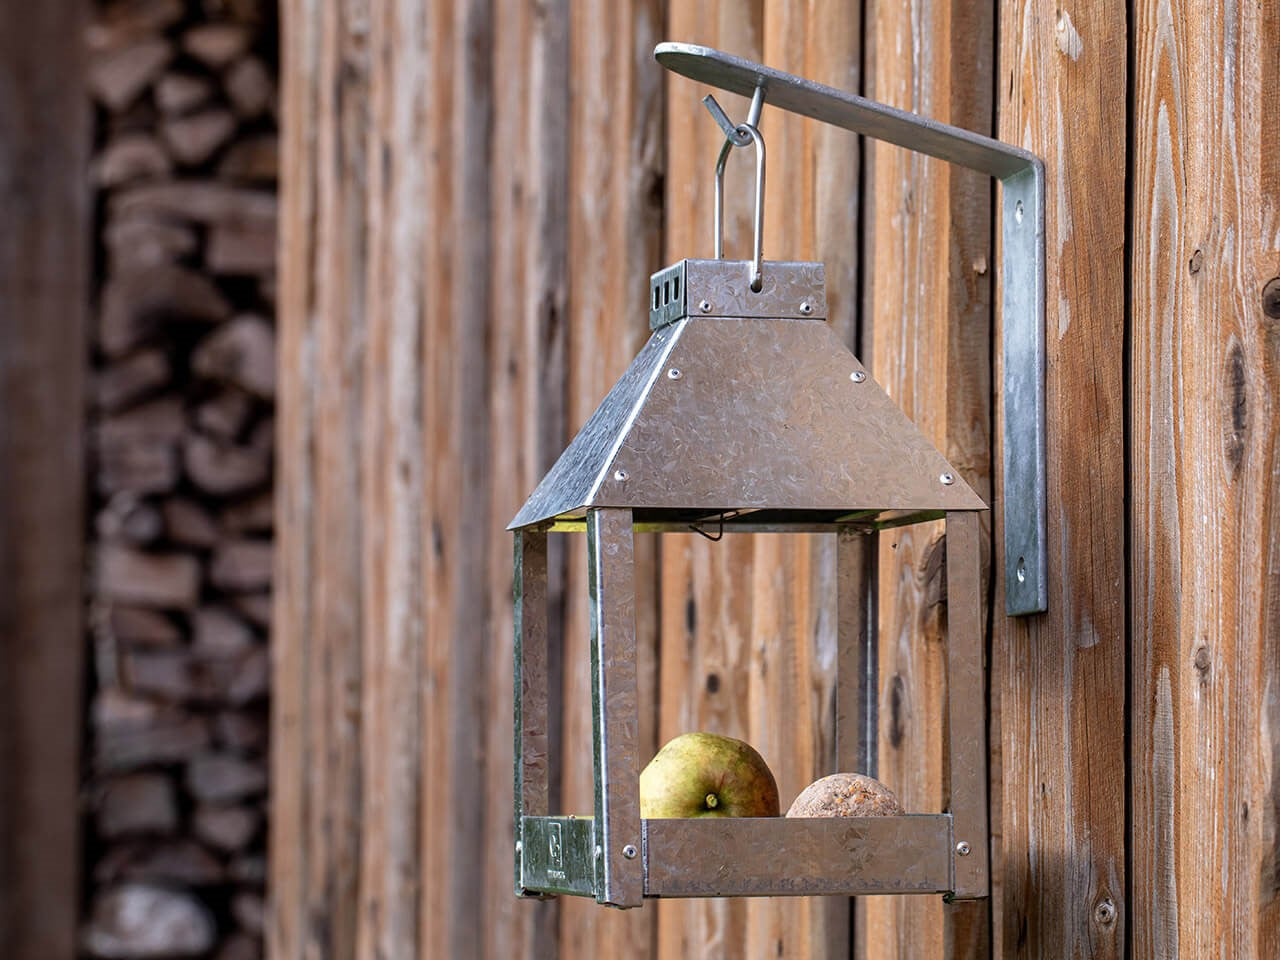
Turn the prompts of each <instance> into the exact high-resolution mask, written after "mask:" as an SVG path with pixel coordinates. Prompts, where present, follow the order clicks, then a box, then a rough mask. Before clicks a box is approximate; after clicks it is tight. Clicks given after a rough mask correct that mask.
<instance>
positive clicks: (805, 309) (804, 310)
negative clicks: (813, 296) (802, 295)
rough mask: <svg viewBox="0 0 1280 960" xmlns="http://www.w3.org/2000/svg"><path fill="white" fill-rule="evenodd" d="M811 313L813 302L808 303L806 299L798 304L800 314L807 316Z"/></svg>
mask: <svg viewBox="0 0 1280 960" xmlns="http://www.w3.org/2000/svg"><path fill="white" fill-rule="evenodd" d="M811 313H813V304H812V303H810V302H809V301H808V300H805V301H804V302H803V303H801V304H800V315H801V316H804V317H807V316H808V315H809V314H811Z"/></svg>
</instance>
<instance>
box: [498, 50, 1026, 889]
mask: <svg viewBox="0 0 1280 960" xmlns="http://www.w3.org/2000/svg"><path fill="white" fill-rule="evenodd" d="M656 56H657V58H658V60H659V61H660V62H661V63H663V64H664V65H665V66H668V67H669V68H671V69H674V70H677V71H679V72H681V73H684V74H686V75H689V76H692V77H694V78H695V79H700V80H703V81H706V82H708V83H711V84H713V85H715V86H718V87H722V88H724V89H728V90H731V91H733V92H737V93H743V94H745V95H747V96H751V97H752V108H751V112H750V114H749V116H748V120H747V122H746V123H744V124H741V125H737V126H735V125H734V124H732V122H730V121H729V120H728V119H727V118H726V117H725V116H724V114H723V111H720V110H719V108H718V107H716V106H715V105H714V101H712V102H711V103H710V104H709V106H710V107H711V108H712V113H713V115H715V116H716V118H717V121H718V122H719V123H720V124H721V126H722V127H723V128H724V129H725V134H726V141H725V146H724V149H723V150H722V151H721V155H720V162H719V164H718V165H717V171H716V173H717V175H716V244H715V253H716V258H715V259H711V260H694V259H686V260H681V261H679V262H678V263H676V264H674V265H672V266H670V267H667V268H666V269H665V270H662V271H660V272H659V273H656V274H654V275H653V277H652V278H651V281H650V292H649V301H648V304H647V308H648V312H649V325H650V328H651V330H652V333H651V336H650V338H649V340H648V342H647V343H646V344H645V346H644V348H643V349H642V350H641V351H640V353H639V355H638V356H637V357H636V358H635V360H634V361H633V362H632V364H631V365H630V367H629V368H628V369H627V371H626V372H625V373H624V374H623V375H622V378H621V379H620V380H619V381H618V382H617V384H616V385H615V386H614V387H613V389H612V390H611V391H610V392H609V394H608V396H606V397H605V399H604V401H603V402H602V403H601V405H600V407H599V408H598V409H597V410H596V411H595V413H593V414H592V416H591V417H590V418H589V419H588V421H587V423H586V424H585V425H584V426H583V428H582V430H581V431H580V432H579V433H578V435H577V436H576V437H575V438H574V440H573V441H572V442H571V443H570V445H569V446H568V448H567V449H566V450H565V451H564V453H563V454H562V455H561V457H560V459H559V460H558V461H557V462H556V464H555V466H554V467H552V469H551V471H550V472H549V473H548V474H547V475H546V477H545V478H544V479H543V480H542V482H541V483H540V484H539V485H538V487H537V489H536V490H535V491H534V492H533V494H532V496H531V497H530V498H529V500H528V501H527V502H526V503H525V504H524V506H523V507H522V508H521V510H520V512H519V513H518V514H517V515H516V517H515V519H514V520H513V521H512V523H511V525H510V527H509V529H511V530H512V531H513V532H514V536H515V831H516V892H517V893H518V894H520V895H522V896H545V895H553V894H571V895H581V896H594V897H595V898H596V900H597V901H599V902H601V903H606V904H611V905H614V906H618V907H634V906H639V905H640V904H641V903H642V901H643V899H644V898H645V897H711V896H780V895H816V894H839V895H861V894H886V893H893V894H939V893H940V894H944V895H947V896H949V897H956V898H974V897H984V896H986V895H987V893H988V888H989V884H988V854H987V847H988V842H987V841H988V833H987V794H986V726H985V725H986V717H985V709H984V706H983V704H984V697H983V690H984V682H983V667H982V656H983V646H982V618H981V594H980V576H979V549H980V543H979V523H978V521H979V518H978V512H979V511H981V510H985V509H986V505H985V504H984V503H983V502H982V500H981V498H979V497H978V496H977V494H975V493H974V491H973V490H972V489H970V488H969V486H968V485H967V484H966V483H965V482H964V480H963V479H962V478H961V477H960V474H959V472H958V471H957V470H956V469H955V468H954V467H952V466H951V465H950V464H949V463H948V462H947V461H946V459H945V458H944V457H943V456H942V454H940V453H939V452H938V451H937V450H936V449H935V448H934V447H933V445H932V444H930V443H929V441H928V440H927V439H925V437H924V436H923V435H922V434H921V433H920V431H919V430H918V429H917V428H916V427H915V425H914V424H913V423H912V422H911V421H910V420H909V419H908V418H907V417H906V416H905V415H904V414H903V413H902V412H901V411H900V410H899V409H898V407H897V406H896V404H894V402H893V401H892V400H891V399H890V398H889V397H888V395H886V394H885V393H884V391H883V390H882V389H881V388H880V387H879V386H878V385H877V384H876V383H875V381H874V380H873V379H872V377H871V376H870V374H869V373H868V372H867V371H866V369H865V368H864V367H863V366H862V364H861V363H859V361H858V360H857V358H856V357H854V356H853V354H852V353H850V352H849V350H848V349H847V348H846V347H845V346H844V344H843V343H842V342H841V341H840V339H839V338H838V337H837V336H836V334H835V333H834V331H833V330H832V329H831V328H830V326H829V325H828V324H827V322H826V317H827V310H826V290H825V278H824V271H823V266H822V264H820V263H810V262H778V261H766V260H764V259H763V257H762V253H761V226H762V204H763V186H764V173H765V166H764V142H763V139H762V138H761V136H760V133H759V130H758V126H757V124H758V120H759V114H760V109H761V106H762V105H763V103H764V102H765V100H766V98H767V99H768V101H769V103H770V104H772V105H776V106H781V107H784V108H786V109H791V110H793V111H795V112H799V113H802V114H805V115H808V116H814V117H818V118H819V119H822V120H825V121H827V122H832V123H835V124H837V125H840V126H845V127H848V128H850V129H854V130H858V131H860V132H863V133H867V134H869V135H872V136H877V137H879V138H881V139H886V140H889V141H891V142H895V143H901V144H903V145H906V146H909V147H914V148H916V149H920V150H923V151H924V152H927V153H931V154H933V155H935V156H942V157H943V158H944V159H953V160H957V161H958V162H962V163H966V164H967V165H970V166H977V167H978V168H979V169H985V170H987V171H988V172H991V173H993V175H997V176H1002V177H1004V178H1005V179H1004V182H1005V197H1004V210H1005V217H1004V219H1005V221H1006V222H1005V242H1004V264H1003V267H1002V269H1003V270H1004V271H1005V274H1004V277H1003V280H1004V291H1005V299H1004V322H1005V341H1006V346H1007V347H1008V344H1009V341H1010V339H1011V334H1010V331H1009V326H1010V324H1011V323H1019V322H1025V321H1026V320H1027V318H1028V317H1031V316H1033V315H1034V313H1035V311H1036V310H1037V309H1039V310H1040V316H1041V318H1042V315H1043V292H1042V288H1041V292H1039V293H1037V284H1038V283H1041V282H1042V280H1041V278H1042V268H1041V265H1040V257H1041V255H1042V254H1034V253H1031V254H1029V253H1027V251H1028V250H1030V249H1031V248H1032V247H1034V246H1035V244H1036V243H1040V244H1041V249H1042V238H1043V230H1042V226H1041V212H1040V211H1041V209H1042V198H1043V176H1042V173H1041V172H1040V169H1041V168H1040V165H1039V162H1038V161H1037V160H1035V158H1034V157H1031V156H1030V155H1029V154H1025V153H1024V152H1023V151H1020V150H1016V149H1015V148H1012V147H1008V146H1007V145H1005V144H1000V143H998V142H996V141H992V140H988V139H986V138H983V137H978V136H976V135H975V134H972V133H969V132H967V131H961V130H956V129H955V128H950V127H945V126H943V125H941V124H936V123H933V122H932V121H928V120H924V119H921V118H919V117H916V116H914V115H912V114H907V113H903V112H901V111H896V110H892V109H891V108H888V107H885V106H882V105H880V104H875V103H872V102H870V101H867V100H864V99H862V98H859V97H855V96H853V95H851V94H846V93H843V92H841V91H838V90H833V89H831V88H827V87H820V86H818V85H817V84H813V83H810V82H809V81H806V80H802V79H800V78H797V77H792V76H789V75H787V74H783V73H779V72H777V71H773V70H770V69H769V68H767V67H763V66H761V65H759V64H754V63H750V62H748V61H744V60H740V59H738V58H735V57H731V56H728V55H726V54H723V53H720V52H718V51H714V50H709V49H708V48H705V47H692V46H687V45H683V44H662V45H660V46H659V47H658V49H657V51H656ZM736 147H745V148H754V149H755V152H756V156H757V164H756V219H755V227H756V230H755V244H754V249H753V257H752V259H751V260H725V259H721V253H722V244H721V229H720V220H721V217H720V209H721V206H722V197H721V182H722V174H723V168H724V163H725V158H726V156H727V155H728V154H729V153H731V152H732V150H733V149H734V148H736ZM1024 174H1025V177H1024ZM1011 182H1012V184H1013V185H1012V187H1011V186H1010V183H1011ZM1010 203H1013V204H1014V207H1012V208H1011V207H1010ZM1011 210H1012V211H1016V212H1015V213H1014V214H1013V215H1014V216H1016V218H1017V222H1016V224H1015V225H1014V226H1021V225H1022V224H1024V223H1025V224H1026V228H1027V229H1026V233H1027V234H1028V235H1029V239H1027V240H1026V241H1025V242H1024V238H1023V237H1022V236H1020V235H1019V234H1018V233H1017V231H1016V230H1015V232H1014V240H1015V246H1018V245H1020V246H1018V248H1019V249H1020V250H1022V251H1023V252H1022V253H1021V254H1018V253H1011V250H1010V246H1011V244H1010V233H1009V230H1010V223H1009V221H1010V220H1011ZM1019 256H1032V258H1033V260H1034V263H1032V264H1031V265H1030V268H1031V269H1032V270H1033V276H1032V277H1031V278H1030V279H1022V280H1017V279H1014V278H1012V277H1010V275H1009V272H1008V271H1009V270H1010V268H1011V258H1012V260H1013V266H1017V265H1018V257H1019ZM1036 269H1040V274H1035V273H1034V271H1035V270H1036ZM1011 287H1013V288H1014V291H1013V300H1012V302H1011V300H1010V288H1011ZM1039 323H1040V325H1041V326H1042V319H1041V320H1040V321H1039ZM1012 339H1013V340H1014V341H1015V344H1014V349H1015V352H1016V351H1017V350H1030V351H1031V354H1032V356H1031V362H1032V368H1031V369H1030V370H1029V371H1028V370H1021V371H1020V372H1019V373H1018V374H1017V376H1018V377H1019V378H1021V379H1020V381H1019V383H1018V384H1017V385H1016V387H1017V389H1018V390H1020V391H1022V392H1021V393H1019V395H1018V397H1019V398H1020V400H1019V402H1021V403H1022V406H1023V407H1024V408H1027V409H1029V410H1030V411H1031V414H1030V415H1029V416H1028V417H1027V418H1026V419H1027V421H1028V422H1019V424H1018V429H1029V431H1030V432H1029V435H1028V438H1029V440H1030V442H1031V445H1030V446H1029V447H1026V446H1015V449H1014V451H1012V454H1013V456H1014V457H1015V458H1022V460H1029V461H1031V466H1030V467H1029V468H1028V467H1027V466H1026V465H1025V463H1023V462H1022V461H1021V460H1018V461H1017V462H1015V471H1014V472H1015V474H1017V476H1016V477H1015V486H1014V488H1013V491H1011V490H1010V487H1009V482H1010V473H1009V461H1008V458H1009V457H1010V455H1011V451H1010V450H1009V443H1010V442H1014V443H1015V444H1016V443H1018V442H1019V440H1020V439H1023V438H1020V437H1019V436H1018V435H1017V431H1016V429H1015V430H1014V431H1013V432H1012V434H1011V433H1010V432H1009V431H1008V430H1007V432H1006V438H1005V447H1006V450H1005V455H1006V458H1007V459H1006V479H1005V484H1006V495H1007V496H1009V495H1014V493H1016V491H1017V490H1019V489H1021V488H1019V487H1018V486H1017V484H1018V483H1021V484H1022V488H1027V489H1030V488H1032V487H1034V486H1035V484H1036V482H1037V477H1038V478H1039V482H1040V484H1041V494H1040V497H1039V499H1037V498H1036V497H1035V496H1034V495H1033V496H1031V497H1030V498H1029V499H1028V502H1027V503H1026V504H1024V505H1023V508H1024V509H1029V510H1030V511H1031V512H1032V514H1033V515H1032V516H1030V517H1029V518H1028V517H1025V516H1019V517H1018V522H1017V524H1016V525H1015V526H1016V530H1015V531H1013V533H1012V534H1011V535H1012V536H1014V537H1021V538H1023V539H1021V540H1016V541H1015V542H1013V549H1014V550H1015V551H1016V552H1015V554H1014V556H1015V557H1016V558H1018V559H1017V561H1015V566H1014V578H1015V579H1014V584H1015V586H1014V587H1013V588H1012V589H1014V590H1015V591H1016V590H1018V589H1019V586H1021V587H1024V588H1025V587H1026V585H1027V582H1028V579H1029V578H1039V581H1038V582H1037V583H1033V584H1032V585H1031V588H1030V589H1029V590H1028V589H1024V590H1022V592H1019V593H1016V595H1014V596H1013V598H1012V600H1010V599H1009V598H1006V602H1007V604H1008V605H1010V606H1013V607H1019V609H1018V610H1017V611H1015V612H1030V611H1031V610H1032V609H1034V608H1035V607H1036V605H1037V604H1039V605H1040V606H1041V608H1042V606H1043V603H1042V600H1043V597H1042V591H1043V563H1042V559H1043V558H1042V554H1041V553H1037V547H1038V544H1039V543H1042V542H1043V534H1042V529H1043V526H1042V519H1043V517H1042V513H1043V493H1042V479H1043V462H1042V457H1040V459H1039V460H1038V461H1037V459H1036V458H1037V457H1038V456H1039V455H1040V453H1041V452H1042V451H1043V416H1042V414H1041V416H1040V418H1039V421H1038V422H1037V420H1036V417H1035V404H1036V399H1037V397H1039V398H1040V403H1041V410H1042V397H1043V387H1042V385H1041V384H1040V383H1039V382H1038V381H1037V377H1040V379H1041V380H1042V371H1043V360H1042V359H1037V357H1036V356H1035V351H1036V348H1037V345H1038V349H1039V350H1040V351H1041V354H1040V356H1041V357H1042V351H1043V337H1042V335H1037V332H1036V331H1031V332H1030V333H1028V332H1026V331H1023V332H1022V333H1021V334H1016V335H1014V336H1013V337H1012ZM1024 359H1026V358H1025V357H1023V356H1021V355H1015V357H1014V360H1015V362H1020V361H1021V360H1024ZM1009 362H1010V357H1009V354H1008V353H1006V358H1005V367H1006V383H1005V391H1006V396H1005V413H1006V424H1008V418H1009V411H1010V396H1009V380H1008V375H1009V374H1008V366H1009ZM1037 471H1038V473H1037ZM1027 476H1030V478H1031V479H1030V481H1027V480H1026V477H1027ZM1037 509H1038V510H1039V511H1040V512H1041V517H1040V520H1041V527H1040V532H1039V533H1037V529H1036V522H1037V518H1036V516H1034V513H1035V511H1036V510H1037ZM937 519H944V520H945V522H946V542H947V600H948V618H947V624H948V626H947V650H946V668H947V691H948V696H947V722H948V724H949V728H950V737H949V739H948V744H949V745H948V748H947V756H946V758H945V760H946V763H947V765H948V769H949V782H950V805H949V809H947V810H945V811H943V812H939V813H919V814H903V815H899V816H887V817H862V818H833V819H786V818H781V817H773V818H697V819H684V820H676V819H662V820H659V819H642V818H641V816H640V803H639V786H638V784H639V772H640V767H641V761H642V757H641V756H640V754H639V752H638V749H639V747H638V743H637V736H638V729H639V721H638V716H639V713H638V711H639V704H638V702H637V685H636V638H635V589H634V575H633V537H634V533H635V532H636V531H658V532H686V533H687V532H688V531H689V530H690V528H691V527H692V528H693V529H695V530H699V531H701V532H704V533H709V534H714V535H715V536H716V537H718V536H719V535H721V534H722V533H723V534H724V535H735V534H739V533H756V534H770V533H786V532H805V533H822V534H828V535H832V536H834V537H835V538H836V542H837V565H838V570H837V578H836V581H837V596H836V598H835V602H836V607H837V610H838V631H839V636H838V649H839V651H840V656H839V659H838V663H837V670H838V674H839V676H838V679H837V696H838V697H839V698H840V701H841V702H840V703H839V704H838V706H837V710H838V712H840V713H841V714H844V715H857V716H867V715H868V712H871V711H874V684H872V685H870V686H871V692H870V693H868V689H867V688H868V686H869V685H868V684H867V683H866V682H865V677H866V665H867V664H868V663H869V662H874V661H873V660H872V659H871V657H870V654H871V649H872V648H871V643H872V639H871V636H870V633H871V632H870V631H868V630H866V629H865V626H866V625H865V610H864V606H863V596H862V594H861V592H860V590H859V589H858V586H857V585H858V583H859V579H860V574H861V572H862V571H861V561H860V558H861V556H862V553H861V549H860V548H861V543H862V540H863V538H865V537H866V536H868V534H870V533H873V532H874V531H876V530H880V529H884V528H887V527H896V526H901V525H905V524H912V523H918V522H923V521H927V520H937ZM1006 527H1008V524H1006ZM561 532H564V533H571V534H572V533H583V532H585V534H586V537H587V562H588V570H589V575H588V583H589V602H590V610H591V615H590V629H591V644H590V650H591V689H592V730H593V768H594V815H593V816H592V817H569V816H559V815H554V814H553V812H552V811H550V810H549V809H548V796H549V790H548V766H547V759H548V755H549V750H548V742H547V737H548V731H549V729H550V717H549V704H550V696H549V690H548V682H547V647H548V640H549V638H548V620H547V541H548V536H549V535H550V534H554V533H561ZM1007 533H1008V530H1007ZM1037 536H1038V537H1039V539H1038V540H1037ZM1006 549H1009V545H1008V544H1007V545H1006ZM1019 571H1020V573H1021V579H1018V574H1019ZM1027 598H1030V599H1029V600H1028V599H1027ZM1022 608H1025V609H1022ZM860 681H861V682H860ZM859 697H862V698H868V697H869V699H870V702H866V701H865V700H863V701H862V702H859ZM851 701H852V702H851ZM870 729H871V725H870V724H864V725H862V729H861V730H860V731H858V732H856V733H855V734H854V735H855V736H856V737H858V738H860V739H861V741H862V742H861V743H859V744H858V745H857V747H856V749H855V750H854V751H848V750H847V749H845V748H844V747H842V752H844V753H846V754H848V753H850V752H853V753H856V754H857V755H858V756H860V757H862V758H863V759H865V760H866V761H867V762H871V760H870V758H872V757H873V756H874V742H873V741H871V740H870V736H869V734H868V731H869V730H870ZM844 732H847V731H844ZM845 746H847V745H845Z"/></svg>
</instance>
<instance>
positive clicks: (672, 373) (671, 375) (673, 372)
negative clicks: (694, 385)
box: [667, 367, 684, 380]
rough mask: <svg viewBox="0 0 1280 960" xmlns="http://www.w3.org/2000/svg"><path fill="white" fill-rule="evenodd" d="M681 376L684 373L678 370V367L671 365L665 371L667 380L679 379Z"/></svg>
mask: <svg viewBox="0 0 1280 960" xmlns="http://www.w3.org/2000/svg"><path fill="white" fill-rule="evenodd" d="M683 376H684V374H683V373H682V372H681V371H680V368H679V367H672V368H671V369H670V370H668V371H667V379H668V380H679V379H680V378H681V377H683Z"/></svg>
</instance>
